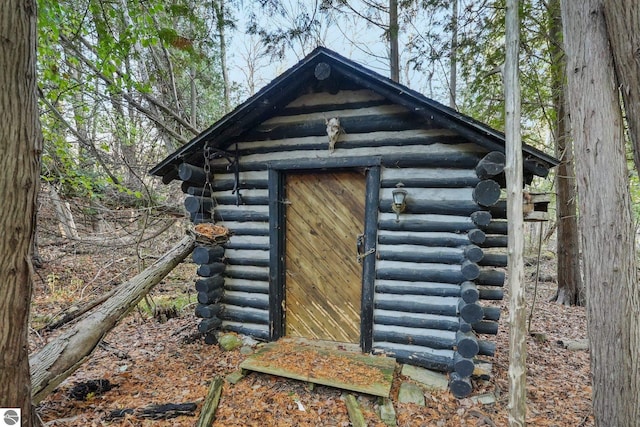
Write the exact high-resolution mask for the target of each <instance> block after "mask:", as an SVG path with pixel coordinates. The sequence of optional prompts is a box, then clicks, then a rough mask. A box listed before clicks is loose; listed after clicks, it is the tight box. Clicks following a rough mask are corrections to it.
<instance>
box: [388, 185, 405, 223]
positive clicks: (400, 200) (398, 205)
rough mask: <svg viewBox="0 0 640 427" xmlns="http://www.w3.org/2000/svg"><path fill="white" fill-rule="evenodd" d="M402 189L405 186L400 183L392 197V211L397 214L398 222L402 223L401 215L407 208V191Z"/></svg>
mask: <svg viewBox="0 0 640 427" xmlns="http://www.w3.org/2000/svg"><path fill="white" fill-rule="evenodd" d="M402 187H404V184H403V183H401V182H399V183H397V184H396V188H394V189H393V191H392V192H391V197H392V198H393V201H392V202H391V210H392V211H394V212H395V213H396V222H400V214H401V213H402V212H404V210H405V209H406V208H407V201H406V200H407V190H405V189H404V188H402Z"/></svg>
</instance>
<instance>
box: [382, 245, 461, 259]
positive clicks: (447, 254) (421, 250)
mask: <svg viewBox="0 0 640 427" xmlns="http://www.w3.org/2000/svg"><path fill="white" fill-rule="evenodd" d="M377 254H378V258H379V259H381V260H388V261H404V262H415V263H436V264H440V263H442V264H460V263H461V262H463V261H464V260H466V259H467V258H466V255H465V251H464V249H463V248H446V247H444V248H443V247H428V246H418V245H402V244H398V245H378V250H377Z"/></svg>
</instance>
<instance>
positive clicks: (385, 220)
mask: <svg viewBox="0 0 640 427" xmlns="http://www.w3.org/2000/svg"><path fill="white" fill-rule="evenodd" d="M378 226H379V227H380V228H381V229H382V230H390V231H417V232H425V231H427V232H428V231H468V230H472V229H474V228H476V225H475V224H474V223H473V221H472V220H471V218H469V217H468V216H456V215H437V214H400V221H396V215H395V214H390V213H381V214H380V215H379V217H378Z"/></svg>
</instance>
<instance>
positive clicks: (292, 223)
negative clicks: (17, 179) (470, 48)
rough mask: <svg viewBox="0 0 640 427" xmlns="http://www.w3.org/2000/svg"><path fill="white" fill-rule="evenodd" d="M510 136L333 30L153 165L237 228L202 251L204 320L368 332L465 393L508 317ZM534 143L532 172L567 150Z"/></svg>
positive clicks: (278, 331) (362, 338) (253, 331)
mask: <svg viewBox="0 0 640 427" xmlns="http://www.w3.org/2000/svg"><path fill="white" fill-rule="evenodd" d="M504 150H505V140H504V134H502V133H500V132H498V131H496V130H494V129H492V128H490V127H488V126H486V125H484V124H482V123H480V122H478V121H476V120H473V119H471V118H470V117H467V116H465V115H463V114H460V113H458V112H456V111H455V110H453V109H450V108H448V107H446V106H444V105H442V104H440V103H438V102H435V101H433V100H431V99H429V98H426V97H425V96H423V95H421V94H419V93H417V92H415V91H413V90H411V89H409V88H407V87H405V86H403V85H401V84H398V83H396V82H394V81H392V80H390V79H388V78H385V77H383V76H381V75H379V74H377V73H375V72H373V71H371V70H368V69H366V68H364V67H362V66H361V65H358V64H357V63H354V62H353V61H351V60H349V59H347V58H344V57H343V56H341V55H339V54H337V53H335V52H333V51H331V50H329V49H326V48H323V47H319V48H317V49H315V50H314V51H313V52H312V53H310V54H309V55H308V56H307V57H305V58H304V59H303V60H301V61H300V62H299V63H298V64H296V65H295V66H293V67H292V68H291V69H289V70H288V71H286V72H284V73H283V74H282V75H280V76H279V77H278V78H276V79H275V80H273V81H272V82H271V83H270V84H268V85H267V86H266V87H264V88H263V89H262V90H260V91H259V92H258V93H256V94H255V95H254V96H252V97H251V98H249V99H248V100H247V101H246V102H245V103H243V104H241V105H240V106H238V107H237V108H236V109H235V110H233V111H232V112H230V113H229V114H227V115H226V116H224V117H223V118H222V119H221V120H219V121H218V122H216V123H215V124H213V125H212V126H211V127H209V128H208V129H207V130H205V131H204V132H202V133H201V134H200V135H198V136H197V137H196V138H194V139H193V140H192V141H190V142H189V143H187V144H185V145H184V146H183V147H181V148H180V149H178V150H177V151H176V152H174V153H173V154H171V155H170V156H168V157H167V158H166V159H165V160H163V161H162V162H160V163H159V164H158V165H157V166H155V167H154V168H153V169H152V170H151V173H152V174H154V175H157V176H160V177H162V179H163V182H165V183H169V182H171V181H172V180H174V179H178V180H181V181H182V190H183V191H184V193H186V194H187V196H186V199H185V207H186V209H187V211H188V212H189V214H190V216H191V220H192V221H193V222H194V223H199V222H211V223H216V224H219V225H223V226H225V227H227V228H228V229H229V230H230V232H231V233H232V234H231V237H230V239H229V240H228V241H227V242H226V243H225V244H223V245H222V246H221V247H217V248H216V247H198V248H196V250H195V251H194V255H193V258H194V261H195V262H196V263H197V264H200V265H199V267H198V275H199V276H200V279H199V280H198V281H197V282H196V288H197V290H198V291H199V293H198V301H199V305H198V306H197V308H196V314H197V315H198V316H199V317H201V318H203V320H202V321H201V324H200V330H201V331H202V332H204V333H211V332H212V331H213V330H215V329H223V330H230V331H236V332H239V333H243V334H248V335H251V336H253V337H257V338H260V339H264V340H269V341H274V340H277V339H279V338H280V337H284V336H293V337H304V338H308V339H312V340H329V341H337V342H347V343H356V344H358V345H359V346H360V348H361V350H362V351H363V352H365V353H368V352H384V353H387V354H389V355H392V356H393V357H395V358H396V359H397V360H398V361H400V362H402V363H409V364H413V365H418V366H422V367H426V368H429V369H432V370H437V371H443V372H449V373H450V374H451V375H450V378H451V384H452V386H451V387H452V390H454V393H456V394H458V395H464V394H466V393H468V392H470V391H471V388H470V387H471V385H470V384H471V383H470V381H469V377H470V376H471V375H472V373H473V371H474V367H475V364H476V363H478V360H479V359H478V356H482V355H486V356H490V355H492V354H493V352H494V348H495V345H494V344H493V343H492V341H491V335H493V334H496V333H497V331H498V323H497V320H498V318H499V316H500V309H499V308H498V306H497V305H496V304H495V302H496V301H497V300H500V299H502V295H503V292H502V286H503V284H504V280H505V274H504V270H502V269H500V267H504V266H506V262H507V258H506V251H505V248H506V246H507V240H506V234H507V221H506V204H505V202H504V200H502V199H501V198H500V195H501V189H502V188H504V185H505V178H504V172H503V169H504ZM523 158H524V177H525V182H527V183H530V182H531V180H532V178H533V177H534V176H543V177H544V176H546V175H547V173H548V171H549V169H550V168H551V167H553V166H555V165H557V164H558V161H557V160H556V159H554V158H553V157H551V156H548V155H546V154H545V153H543V152H541V151H539V150H537V149H535V148H533V147H530V146H526V145H525V146H523ZM394 198H398V199H401V198H404V202H403V201H402V200H395V202H396V203H394ZM545 207H546V205H545Z"/></svg>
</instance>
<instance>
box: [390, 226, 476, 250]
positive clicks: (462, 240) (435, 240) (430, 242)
mask: <svg viewBox="0 0 640 427" xmlns="http://www.w3.org/2000/svg"><path fill="white" fill-rule="evenodd" d="M378 243H379V244H381V245H382V244H384V245H419V246H435V247H458V246H466V245H468V244H469V243H470V242H469V239H468V237H467V236H466V235H465V234H460V233H452V232H438V231H433V232H409V231H389V230H380V231H378Z"/></svg>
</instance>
